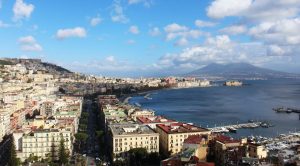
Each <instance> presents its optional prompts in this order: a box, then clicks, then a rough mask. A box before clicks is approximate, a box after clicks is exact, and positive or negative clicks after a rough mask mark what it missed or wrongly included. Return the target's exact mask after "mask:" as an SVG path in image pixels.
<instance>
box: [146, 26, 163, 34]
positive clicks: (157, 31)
mask: <svg viewBox="0 0 300 166" xmlns="http://www.w3.org/2000/svg"><path fill="white" fill-rule="evenodd" d="M149 34H150V35H151V36H159V35H160V34H161V32H160V30H159V28H158V27H153V28H151V29H150V31H149Z"/></svg>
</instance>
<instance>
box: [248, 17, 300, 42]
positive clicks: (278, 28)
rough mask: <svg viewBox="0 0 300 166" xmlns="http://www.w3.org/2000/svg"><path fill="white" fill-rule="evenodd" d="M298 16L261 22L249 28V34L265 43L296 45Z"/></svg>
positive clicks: (298, 37) (298, 25) (299, 22)
mask: <svg viewBox="0 0 300 166" xmlns="http://www.w3.org/2000/svg"><path fill="white" fill-rule="evenodd" d="M299 27H300V18H294V19H283V20H278V21H276V22H263V23H261V24H259V25H257V26H254V27H252V28H251V29H250V30H249V34H250V35H251V36H252V37H253V38H254V39H258V40H261V41H264V42H265V43H270V44H281V45H296V44H300V34H299Z"/></svg>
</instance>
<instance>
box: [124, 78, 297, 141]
mask: <svg viewBox="0 0 300 166" xmlns="http://www.w3.org/2000/svg"><path fill="white" fill-rule="evenodd" d="M243 83H244V84H246V85H245V86H241V87H226V86H222V83H220V82H219V83H216V85H215V86H212V87H197V88H184V89H163V90H158V91H154V92H150V94H149V98H150V99H147V98H144V95H140V96H133V97H132V98H131V99H130V100H129V103H131V104H136V103H138V104H139V105H141V107H142V108H148V109H153V110H154V111H155V113H156V115H163V116H165V117H166V118H169V119H174V120H177V121H181V122H187V123H193V124H195V125H198V126H201V127H215V126H223V125H230V124H237V123H244V122H248V121H251V120H254V121H267V122H268V123H270V124H272V125H274V126H273V127H269V128H255V129H239V130H238V131H237V133H227V134H228V135H230V136H232V137H234V138H242V137H247V136H251V135H252V136H262V137H274V136H278V135H279V134H288V133H290V132H295V131H300V117H299V116H300V115H299V114H297V113H289V114H288V113H276V112H275V111H273V110H272V108H275V107H281V106H283V107H293V108H300V79H273V80H249V81H243Z"/></svg>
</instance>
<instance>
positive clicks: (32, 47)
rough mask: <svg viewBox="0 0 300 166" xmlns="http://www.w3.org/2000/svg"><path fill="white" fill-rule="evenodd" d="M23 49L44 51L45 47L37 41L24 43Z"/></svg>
mask: <svg viewBox="0 0 300 166" xmlns="http://www.w3.org/2000/svg"><path fill="white" fill-rule="evenodd" d="M21 50H23V51H42V50H43V48H42V46H41V45H39V44H37V43H33V44H28V45H22V46H21Z"/></svg>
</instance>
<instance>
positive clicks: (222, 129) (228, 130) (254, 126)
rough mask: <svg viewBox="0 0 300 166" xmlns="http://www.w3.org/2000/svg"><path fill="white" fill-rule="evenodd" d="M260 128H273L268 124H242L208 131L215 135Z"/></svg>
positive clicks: (213, 128)
mask: <svg viewBox="0 0 300 166" xmlns="http://www.w3.org/2000/svg"><path fill="white" fill-rule="evenodd" d="M258 127H265V128H267V127H271V125H270V124H268V123H266V122H249V123H240V124H234V125H227V126H218V127H212V128H208V129H210V130H211V131H212V132H213V133H227V132H236V131H237V130H238V129H242V128H249V129H254V128H258Z"/></svg>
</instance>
